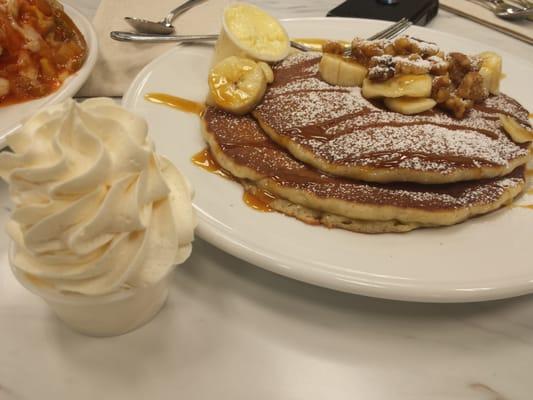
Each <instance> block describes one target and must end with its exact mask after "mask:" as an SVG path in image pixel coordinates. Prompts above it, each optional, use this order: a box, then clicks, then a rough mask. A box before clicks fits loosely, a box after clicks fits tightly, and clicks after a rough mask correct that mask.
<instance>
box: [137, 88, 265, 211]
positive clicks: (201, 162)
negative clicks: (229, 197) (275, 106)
mask: <svg viewBox="0 0 533 400" xmlns="http://www.w3.org/2000/svg"><path fill="white" fill-rule="evenodd" d="M144 98H145V99H146V100H147V101H150V102H152V103H156V104H164V105H166V106H169V107H172V108H175V109H176V110H180V111H183V112H188V113H192V114H196V115H198V116H199V117H201V116H202V114H203V112H204V110H205V105H204V104H202V103H198V102H196V101H192V100H187V99H184V98H182V97H177V96H172V95H170V94H165V93H148V94H146V95H145V96H144ZM191 161H192V163H193V164H194V165H196V166H197V167H199V168H202V169H205V170H206V171H208V172H211V173H213V174H215V175H218V176H221V177H223V178H225V179H230V180H236V179H235V177H233V175H231V174H230V173H229V172H228V171H226V170H225V169H224V168H222V166H221V165H220V164H219V163H217V162H216V160H215V158H214V157H213V155H212V154H211V151H209V148H207V147H206V148H205V149H203V150H201V151H199V152H198V153H196V154H195V155H193V156H192V158H191ZM275 199H276V198H275V197H274V196H272V195H271V194H270V193H268V192H266V191H264V190H261V189H258V190H257V191H256V193H251V192H250V191H247V190H245V191H244V193H243V196H242V200H243V201H244V203H245V204H246V205H247V206H249V207H251V208H253V209H254V210H257V211H263V212H270V211H273V210H272V208H271V207H270V203H271V202H272V201H273V200H275Z"/></svg>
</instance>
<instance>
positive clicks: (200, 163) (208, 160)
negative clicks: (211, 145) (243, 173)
mask: <svg viewBox="0 0 533 400" xmlns="http://www.w3.org/2000/svg"><path fill="white" fill-rule="evenodd" d="M191 161H192V163H193V164H194V165H196V166H197V167H200V168H202V169H205V170H206V171H209V172H211V173H213V174H215V175H218V176H221V177H223V178H226V179H230V180H233V176H232V175H231V174H230V173H229V172H228V171H226V170H225V169H224V168H222V167H221V166H220V164H219V163H217V162H216V160H215V159H214V158H213V156H212V154H211V152H210V151H209V149H208V148H207V147H206V148H205V149H203V150H201V151H200V152H198V153H196V154H195V155H194V156H192V158H191Z"/></svg>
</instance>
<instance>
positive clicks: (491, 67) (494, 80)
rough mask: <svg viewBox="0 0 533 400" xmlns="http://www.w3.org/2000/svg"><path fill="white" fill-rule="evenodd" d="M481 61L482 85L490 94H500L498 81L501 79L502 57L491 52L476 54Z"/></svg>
mask: <svg viewBox="0 0 533 400" xmlns="http://www.w3.org/2000/svg"><path fill="white" fill-rule="evenodd" d="M478 57H479V58H480V59H481V68H480V69H479V73H480V75H481V76H482V77H483V84H484V86H485V88H486V89H487V90H488V91H489V93H491V94H495V95H497V94H499V93H500V80H501V78H502V57H501V56H500V55H499V54H497V53H494V52H492V51H485V52H483V53H481V54H478Z"/></svg>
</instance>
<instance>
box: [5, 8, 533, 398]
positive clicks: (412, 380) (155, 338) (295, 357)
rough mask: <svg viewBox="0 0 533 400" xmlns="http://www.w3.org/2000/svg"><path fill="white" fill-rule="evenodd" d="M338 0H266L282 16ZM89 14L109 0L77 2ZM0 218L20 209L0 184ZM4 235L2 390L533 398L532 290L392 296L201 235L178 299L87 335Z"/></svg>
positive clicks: (176, 289)
mask: <svg viewBox="0 0 533 400" xmlns="http://www.w3.org/2000/svg"><path fill="white" fill-rule="evenodd" d="M338 2H339V0H336V1H335V0H333V1H332V0H319V1H317V0H314V1H313V2H309V1H303V0H291V1H290V2H289V4H287V3H286V2H283V1H275V0H271V1H264V2H260V1H256V3H260V4H261V5H262V6H263V7H265V8H266V9H268V10H270V11H271V12H272V13H273V14H275V15H277V16H278V17H291V16H323V15H325V13H326V11H327V10H329V9H331V8H333V7H334V6H335V4H337V3H338ZM68 3H71V4H73V5H75V6H77V7H78V8H80V9H81V10H82V11H83V12H85V13H86V14H87V15H89V16H91V15H93V14H94V12H95V9H96V7H97V4H98V0H69V1H68ZM429 26H430V27H431V28H434V29H439V30H443V31H448V32H454V33H456V34H457V33H458V34H464V35H465V36H466V35H468V36H469V37H471V38H472V39H475V40H478V41H481V42H484V43H487V44H490V45H491V46H494V47H497V48H502V49H505V50H506V51H508V52H511V53H514V54H517V55H520V56H521V57H523V58H528V59H531V58H532V57H533V54H532V53H533V52H532V51H531V49H532V47H531V46H528V45H527V44H524V43H521V42H518V41H517V40H515V39H512V38H510V37H507V36H504V35H502V34H500V33H497V32H495V31H492V30H490V29H488V28H485V27H482V26H479V25H477V24H475V23H473V22H470V21H467V20H464V19H461V18H459V17H456V16H453V15H452V14H449V13H446V12H441V13H440V14H439V16H438V17H437V18H436V19H435V20H434V21H432V22H431V23H430V25H429ZM0 205H1V208H0V222H1V223H2V225H3V224H4V223H5V220H6V218H7V214H8V212H9V207H10V206H9V202H8V201H7V190H6V187H5V185H1V186H0ZM7 243H8V241H7V237H6V235H5V234H4V232H3V230H2V231H1V232H0V257H1V258H0V263H1V268H0V399H2V400H27V399H40V400H48V399H53V400H56V399H76V400H84V399H91V400H92V399H94V398H101V399H113V400H121V399H124V400H126V399H127V400H135V399H176V398H182V399H191V400H192V399H214V398H217V399H221V400H222V399H231V400H234V399H250V398H251V399H258V400H261V399H265V400H266V399H306V400H309V399H336V400H337V399H338V400H342V399H365V400H388V399H395V400H419V399H431V400H450V399H454V400H463V399H464V400H467V399H468V400H470V399H473V400H530V399H531V398H532V393H533V380H532V379H531V368H532V366H533V296H524V297H520V298H515V299H510V300H502V301H493V302H486V303H474V304H418V303H405V302H403V303H402V302H392V301H386V300H378V299H372V298H365V297H361V296H355V295H348V294H344V293H338V292H333V291H330V290H326V289H321V288H317V287H314V286H310V285H307V284H303V283H300V282H296V281H293V280H290V279H287V278H283V277H280V276H277V275H275V274H272V273H269V272H267V271H264V270H262V269H260V268H256V267H254V266H253V265H250V264H248V263H246V262H244V261H241V260H238V259H236V258H234V257H232V256H230V255H227V254H224V253H223V252H221V251H220V250H218V249H216V248H214V247H212V246H211V245H209V244H208V243H206V242H204V241H202V240H199V239H198V240H197V241H196V242H195V248H194V252H193V255H192V257H191V258H190V259H189V261H187V262H186V264H184V265H182V266H181V267H180V268H179V269H178V270H177V271H176V273H175V276H174V279H173V284H172V291H171V294H170V298H169V301H168V303H167V306H166V307H165V308H164V309H163V311H162V312H161V313H160V314H159V315H158V316H157V317H156V319H155V320H154V321H152V322H151V323H150V324H148V325H146V326H145V327H143V328H141V329H139V330H137V331H135V332H132V333H129V334H126V335H123V336H120V337H114V338H106V339H98V338H91V337H85V336H82V335H79V334H77V333H75V332H73V331H71V330H69V329H68V328H66V327H65V326H64V325H63V324H61V323H59V321H58V320H57V319H56V318H55V317H54V315H53V314H52V313H51V311H50V310H49V309H48V307H47V306H46V305H45V304H44V303H43V302H42V301H41V300H40V299H39V298H36V297H34V296H33V295H31V294H30V293H29V292H27V291H26V290H25V289H23V288H22V287H21V286H20V285H19V284H18V283H17V282H16V281H15V279H14V278H13V277H12V275H11V271H10V269H9V267H8V263H7V255H6V253H7Z"/></svg>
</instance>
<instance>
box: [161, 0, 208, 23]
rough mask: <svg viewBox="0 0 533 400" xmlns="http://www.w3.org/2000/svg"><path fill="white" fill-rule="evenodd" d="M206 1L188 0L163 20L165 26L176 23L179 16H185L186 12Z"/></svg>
mask: <svg viewBox="0 0 533 400" xmlns="http://www.w3.org/2000/svg"><path fill="white" fill-rule="evenodd" d="M204 1H206V0H187V1H186V2H185V3H183V4H181V5H179V6H177V7H176V8H175V9H173V10H172V11H170V12H169V13H168V15H167V16H166V17H165V19H164V20H163V22H164V23H165V25H172V21H174V20H175V19H176V17H177V16H178V15H180V14H183V13H184V12H185V11H187V10H189V9H191V8H193V7H194V6H196V5H198V4H200V3H203V2H204Z"/></svg>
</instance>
